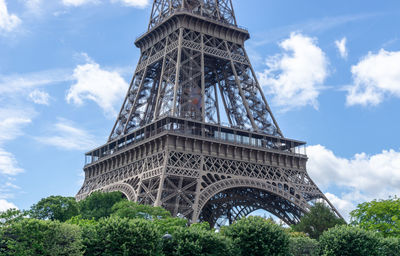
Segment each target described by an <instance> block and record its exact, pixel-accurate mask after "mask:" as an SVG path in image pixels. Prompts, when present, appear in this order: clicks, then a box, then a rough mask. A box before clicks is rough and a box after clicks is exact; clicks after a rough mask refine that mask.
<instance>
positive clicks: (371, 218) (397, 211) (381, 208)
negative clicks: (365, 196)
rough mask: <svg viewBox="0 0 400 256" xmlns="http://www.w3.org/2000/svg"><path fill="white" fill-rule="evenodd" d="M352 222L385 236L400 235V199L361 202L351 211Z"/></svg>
mask: <svg viewBox="0 0 400 256" xmlns="http://www.w3.org/2000/svg"><path fill="white" fill-rule="evenodd" d="M350 216H351V224H352V225H355V226H359V227H361V228H363V229H366V230H371V231H378V232H380V233H381V234H382V235H383V236H385V237H389V236H400V199H399V198H393V199H388V200H379V201H376V200H374V201H372V202H365V203H362V204H359V205H358V206H357V209H356V210H354V211H352V212H351V213H350Z"/></svg>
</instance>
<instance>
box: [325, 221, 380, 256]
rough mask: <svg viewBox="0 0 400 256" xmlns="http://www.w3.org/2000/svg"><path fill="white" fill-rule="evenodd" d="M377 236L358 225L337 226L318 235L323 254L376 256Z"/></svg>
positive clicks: (330, 255) (377, 248) (334, 255)
mask: <svg viewBox="0 0 400 256" xmlns="http://www.w3.org/2000/svg"><path fill="white" fill-rule="evenodd" d="M379 240H380V239H379V237H378V236H377V235H376V234H375V233H373V232H370V231H366V230H364V229H361V228H358V227H350V226H337V227H334V228H331V229H329V230H328V231H325V232H324V233H323V234H322V236H321V237H320V240H319V243H320V249H321V254H322V255H323V256H337V255H341V256H365V255H368V256H376V255H380V253H379V251H380V250H379V247H380V241H379Z"/></svg>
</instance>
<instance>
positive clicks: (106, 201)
mask: <svg viewBox="0 0 400 256" xmlns="http://www.w3.org/2000/svg"><path fill="white" fill-rule="evenodd" d="M120 201H127V199H126V198H125V197H124V196H123V194H122V193H121V192H110V193H102V192H93V193H92V194H91V195H90V196H89V197H87V198H85V199H84V200H82V201H79V203H78V205H79V209H80V214H81V216H82V218H84V219H92V218H94V219H95V220H98V219H100V218H106V217H109V216H110V215H111V213H112V207H113V206H114V204H116V203H118V202H120Z"/></svg>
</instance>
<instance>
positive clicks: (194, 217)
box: [191, 155, 204, 223]
mask: <svg viewBox="0 0 400 256" xmlns="http://www.w3.org/2000/svg"><path fill="white" fill-rule="evenodd" d="M203 174H204V155H202V156H201V158H200V169H199V177H197V184H196V196H195V198H194V203H193V214H192V220H191V221H192V223H196V222H197V221H198V220H197V218H198V216H197V215H198V212H199V211H200V210H201V209H199V199H200V189H201V177H202V176H203Z"/></svg>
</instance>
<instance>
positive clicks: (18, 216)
mask: <svg viewBox="0 0 400 256" xmlns="http://www.w3.org/2000/svg"><path fill="white" fill-rule="evenodd" d="M27 215H28V213H27V212H24V211H20V210H18V209H8V210H7V211H4V212H0V228H1V227H3V226H8V225H11V224H12V223H14V222H18V221H21V220H23V219H24V218H25V217H26V216H27Z"/></svg>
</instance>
